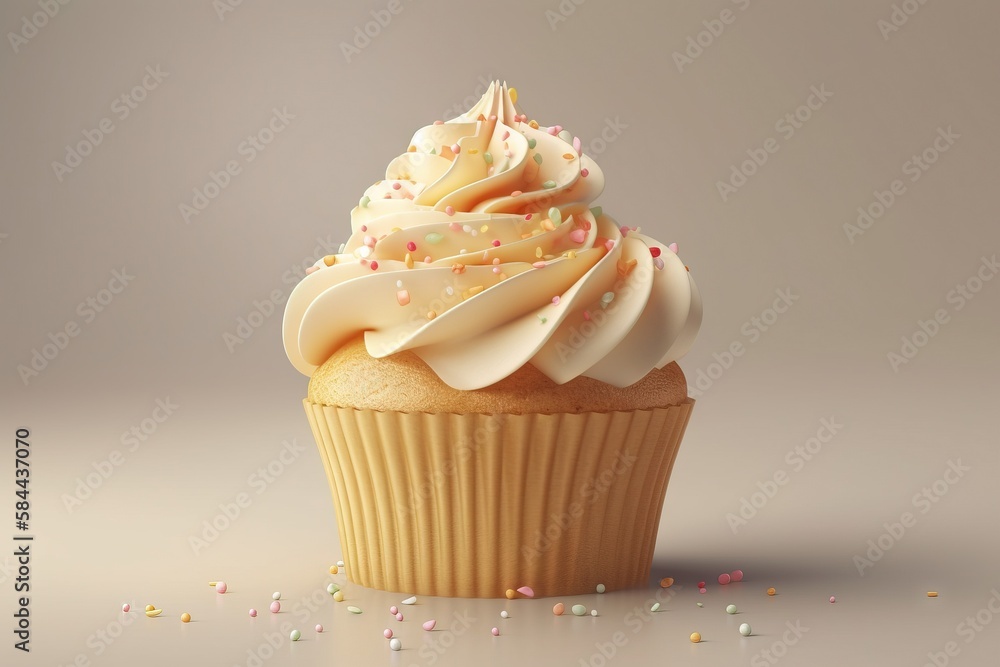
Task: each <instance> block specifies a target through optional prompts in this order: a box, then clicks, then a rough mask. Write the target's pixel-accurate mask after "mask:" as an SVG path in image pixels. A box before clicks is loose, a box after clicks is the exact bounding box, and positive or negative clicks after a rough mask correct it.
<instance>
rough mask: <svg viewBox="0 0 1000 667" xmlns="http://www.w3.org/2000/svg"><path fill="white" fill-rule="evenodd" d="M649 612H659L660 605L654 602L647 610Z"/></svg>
mask: <svg viewBox="0 0 1000 667" xmlns="http://www.w3.org/2000/svg"><path fill="white" fill-rule="evenodd" d="M649 610H650V611H660V603H659V602H654V603H653V606H652V607H650V608H649Z"/></svg>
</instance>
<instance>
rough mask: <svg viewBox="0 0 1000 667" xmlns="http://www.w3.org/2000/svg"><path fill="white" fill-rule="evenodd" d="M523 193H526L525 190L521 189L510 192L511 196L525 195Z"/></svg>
mask: <svg viewBox="0 0 1000 667" xmlns="http://www.w3.org/2000/svg"><path fill="white" fill-rule="evenodd" d="M523 194H524V193H523V192H521V191H520V190H514V191H513V192H511V193H510V196H511V197H520V196H521V195H523Z"/></svg>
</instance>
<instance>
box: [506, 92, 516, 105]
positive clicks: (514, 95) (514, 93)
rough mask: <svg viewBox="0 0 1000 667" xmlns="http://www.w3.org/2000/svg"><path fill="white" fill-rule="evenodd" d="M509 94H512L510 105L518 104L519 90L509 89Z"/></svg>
mask: <svg viewBox="0 0 1000 667" xmlns="http://www.w3.org/2000/svg"><path fill="white" fill-rule="evenodd" d="M507 92H508V93H510V103H511V104H517V88H508V89H507Z"/></svg>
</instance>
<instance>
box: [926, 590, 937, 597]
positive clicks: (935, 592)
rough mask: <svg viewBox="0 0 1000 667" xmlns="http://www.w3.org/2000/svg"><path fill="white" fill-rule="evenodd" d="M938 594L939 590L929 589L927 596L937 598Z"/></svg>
mask: <svg viewBox="0 0 1000 667" xmlns="http://www.w3.org/2000/svg"><path fill="white" fill-rule="evenodd" d="M937 596H938V594H937V591H927V597H929V598H936V597H937Z"/></svg>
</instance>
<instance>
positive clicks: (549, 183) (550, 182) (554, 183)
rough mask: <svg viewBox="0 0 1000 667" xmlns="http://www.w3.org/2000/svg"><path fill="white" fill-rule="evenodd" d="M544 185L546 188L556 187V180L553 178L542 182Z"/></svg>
mask: <svg viewBox="0 0 1000 667" xmlns="http://www.w3.org/2000/svg"><path fill="white" fill-rule="evenodd" d="M542 187H543V188H545V189H546V190H548V189H550V188H554V187H556V182H555V181H553V180H548V181H545V182H544V183H542Z"/></svg>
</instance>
